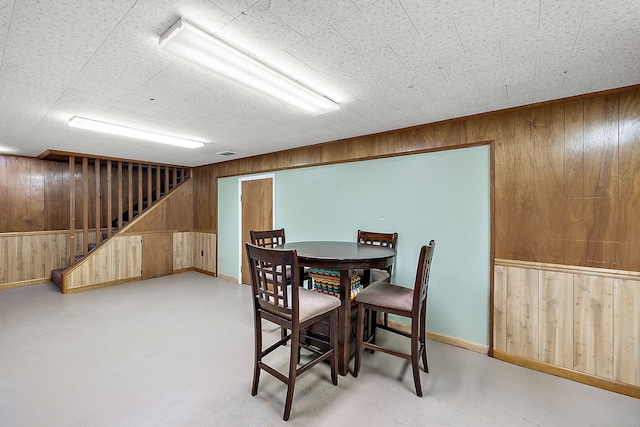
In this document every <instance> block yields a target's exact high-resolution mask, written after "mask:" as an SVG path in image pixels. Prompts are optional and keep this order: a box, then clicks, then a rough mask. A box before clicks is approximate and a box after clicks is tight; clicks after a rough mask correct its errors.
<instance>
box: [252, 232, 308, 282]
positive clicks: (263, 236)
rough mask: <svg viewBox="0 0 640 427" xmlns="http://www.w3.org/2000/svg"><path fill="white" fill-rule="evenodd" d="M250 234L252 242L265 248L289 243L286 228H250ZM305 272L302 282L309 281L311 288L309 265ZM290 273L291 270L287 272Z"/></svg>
mask: <svg viewBox="0 0 640 427" xmlns="http://www.w3.org/2000/svg"><path fill="white" fill-rule="evenodd" d="M249 235H250V236H251V243H252V244H254V245H256V246H260V247H263V248H270V249H272V248H275V247H276V246H281V245H284V244H285V243H287V240H286V238H285V234H284V228H278V229H276V230H260V231H256V230H250V231H249ZM303 270H304V273H303V274H302V278H301V280H300V283H305V282H306V283H307V287H308V288H309V289H310V288H311V278H310V276H309V269H308V268H307V267H304V268H303ZM287 275H289V272H287Z"/></svg>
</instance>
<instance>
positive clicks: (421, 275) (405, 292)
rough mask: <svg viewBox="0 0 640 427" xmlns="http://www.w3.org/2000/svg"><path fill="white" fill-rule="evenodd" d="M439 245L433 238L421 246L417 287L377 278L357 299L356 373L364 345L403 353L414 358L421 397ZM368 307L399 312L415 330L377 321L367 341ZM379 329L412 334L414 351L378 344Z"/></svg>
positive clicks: (412, 359) (410, 335)
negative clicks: (430, 295)
mask: <svg viewBox="0 0 640 427" xmlns="http://www.w3.org/2000/svg"><path fill="white" fill-rule="evenodd" d="M435 245H436V244H435V241H433V240H432V241H431V242H430V243H429V244H428V245H425V246H423V247H422V249H421V250H420V258H419V259H418V268H417V271H416V280H415V284H414V287H413V289H410V288H405V287H402V286H398V285H393V284H390V283H386V282H375V283H372V284H371V285H369V286H368V287H367V288H365V289H363V290H362V291H361V292H360V293H359V294H358V296H357V297H356V302H357V304H358V326H357V335H356V360H355V367H354V370H353V376H354V377H357V376H358V373H359V371H360V362H361V356H362V350H364V349H369V350H374V351H381V352H383V353H388V354H391V355H394V356H398V357H402V358H403V359H406V360H409V361H411V367H412V370H413V381H414V384H415V388H416V394H417V395H418V396H419V397H422V386H421V384H420V367H419V362H420V358H422V363H423V364H424V371H425V372H427V373H428V372H429V366H428V364H427V348H426V345H425V344H426V343H425V340H426V331H425V328H426V326H425V323H426V314H427V291H428V289H429V272H430V270H431V261H432V259H433V252H434V249H435ZM365 309H369V310H373V311H375V312H383V313H389V314H395V315H398V316H402V317H407V318H409V319H411V333H406V332H404V331H400V330H398V329H394V328H392V327H390V326H388V325H376V328H374V329H373V334H372V336H371V337H370V338H369V339H368V340H367V341H363V335H364V320H365V317H364V310H365ZM373 321H374V322H376V319H373ZM376 329H384V330H387V331H390V332H393V333H396V334H399V335H403V336H405V337H408V338H410V339H411V353H410V354H406V353H402V352H399V351H395V350H391V349H388V348H384V347H381V346H380V345H377V344H375V332H376Z"/></svg>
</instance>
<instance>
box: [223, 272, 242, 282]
mask: <svg viewBox="0 0 640 427" xmlns="http://www.w3.org/2000/svg"><path fill="white" fill-rule="evenodd" d="M218 277H219V278H220V279H224V280H228V281H230V282H233V283H240V282H239V281H238V278H237V277H233V276H226V275H224V274H218Z"/></svg>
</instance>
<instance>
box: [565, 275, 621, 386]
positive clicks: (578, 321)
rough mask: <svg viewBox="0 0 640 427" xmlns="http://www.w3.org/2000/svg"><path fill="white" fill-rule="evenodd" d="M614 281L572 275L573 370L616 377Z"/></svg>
mask: <svg viewBox="0 0 640 427" xmlns="http://www.w3.org/2000/svg"><path fill="white" fill-rule="evenodd" d="M613 281H614V279H611V278H607V277H594V276H582V275H578V274H576V275H574V276H573V286H574V290H573V292H574V311H573V321H574V331H573V335H574V356H573V369H575V370H576V371H579V372H584V373H587V374H591V375H596V376H599V377H603V378H609V379H611V378H612V377H613Z"/></svg>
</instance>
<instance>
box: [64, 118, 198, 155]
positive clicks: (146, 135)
mask: <svg viewBox="0 0 640 427" xmlns="http://www.w3.org/2000/svg"><path fill="white" fill-rule="evenodd" d="M69 126H71V127H75V128H80V129H88V130H93V131H97V132H104V133H110V134H113V135H120V136H126V137H129V138H136V139H144V140H146V141H153V142H159V143H161V144H170V145H177V146H178V147H185V148H198V147H202V146H204V144H203V143H202V142H199V141H193V140H191V139H185V138H178V137H177V136H170V135H164V134H161V133H155V132H150V131H146V130H142V129H136V128H130V127H127V126H121V125H116V124H113V123H107V122H100V121H98V120H91V119H85V118H84V117H78V116H75V117H72V118H71V120H69Z"/></svg>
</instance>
